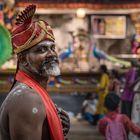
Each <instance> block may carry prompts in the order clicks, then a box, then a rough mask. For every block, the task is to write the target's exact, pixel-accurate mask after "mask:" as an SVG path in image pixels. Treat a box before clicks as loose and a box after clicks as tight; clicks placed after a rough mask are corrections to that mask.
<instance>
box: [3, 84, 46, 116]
mask: <svg viewBox="0 0 140 140" xmlns="http://www.w3.org/2000/svg"><path fill="white" fill-rule="evenodd" d="M4 104H5V108H6V109H7V111H8V113H10V114H13V113H17V114H18V113H19V114H23V113H24V114H27V115H30V114H31V115H32V114H34V113H37V112H38V113H40V115H41V114H42V115H43V116H44V115H45V109H44V105H43V102H42V100H41V97H40V96H39V95H38V94H37V93H36V92H35V91H34V90H33V89H32V88H30V87H28V86H27V85H25V84H22V83H20V84H18V85H17V86H15V87H14V88H13V89H12V90H11V91H10V93H9V94H8V96H7V98H6V100H5V101H4ZM28 117H29V116H28Z"/></svg>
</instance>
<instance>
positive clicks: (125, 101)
mask: <svg viewBox="0 0 140 140" xmlns="http://www.w3.org/2000/svg"><path fill="white" fill-rule="evenodd" d="M131 63H132V67H131V68H130V69H129V71H128V72H127V73H126V77H125V86H124V91H123V93H122V96H121V99H122V108H121V109H122V113H124V114H126V115H127V116H128V117H129V118H131V110H132V102H133V98H134V92H133V85H134V82H135V80H136V78H137V67H136V62H134V61H132V62H131Z"/></svg>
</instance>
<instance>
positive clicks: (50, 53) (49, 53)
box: [47, 49, 57, 57]
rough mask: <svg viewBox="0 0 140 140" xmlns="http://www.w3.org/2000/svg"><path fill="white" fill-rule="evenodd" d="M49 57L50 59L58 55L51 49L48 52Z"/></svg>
mask: <svg viewBox="0 0 140 140" xmlns="http://www.w3.org/2000/svg"><path fill="white" fill-rule="evenodd" d="M47 56H48V57H49V56H57V54H56V52H55V51H53V50H51V49H49V50H48V53H47Z"/></svg>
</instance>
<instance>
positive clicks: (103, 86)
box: [96, 65, 110, 121]
mask: <svg viewBox="0 0 140 140" xmlns="http://www.w3.org/2000/svg"><path fill="white" fill-rule="evenodd" d="M99 71H100V72H101V78H100V82H99V84H98V86H97V93H98V99H99V101H98V104H97V112H96V119H97V120H96V121H98V120H99V119H100V118H102V117H103V116H104V114H105V112H106V109H105V108H104V99H105V97H106V95H107V94H108V91H109V85H110V80H109V74H108V70H107V67H106V65H101V66H100V68H99Z"/></svg>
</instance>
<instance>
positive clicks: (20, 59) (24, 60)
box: [18, 53, 28, 66]
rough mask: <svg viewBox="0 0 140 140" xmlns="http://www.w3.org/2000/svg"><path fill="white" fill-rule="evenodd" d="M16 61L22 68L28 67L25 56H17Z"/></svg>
mask: <svg viewBox="0 0 140 140" xmlns="http://www.w3.org/2000/svg"><path fill="white" fill-rule="evenodd" d="M18 60H19V62H20V64H22V65H23V66H27V65H28V63H27V56H26V54H21V53H19V54H18Z"/></svg>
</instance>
